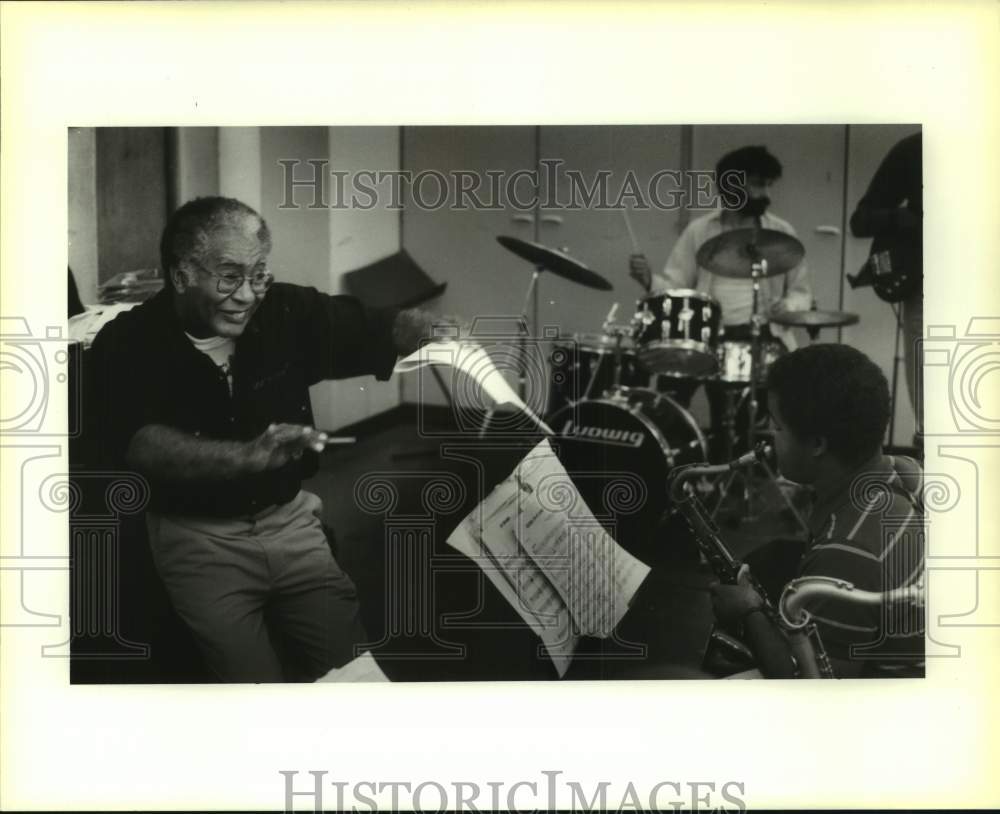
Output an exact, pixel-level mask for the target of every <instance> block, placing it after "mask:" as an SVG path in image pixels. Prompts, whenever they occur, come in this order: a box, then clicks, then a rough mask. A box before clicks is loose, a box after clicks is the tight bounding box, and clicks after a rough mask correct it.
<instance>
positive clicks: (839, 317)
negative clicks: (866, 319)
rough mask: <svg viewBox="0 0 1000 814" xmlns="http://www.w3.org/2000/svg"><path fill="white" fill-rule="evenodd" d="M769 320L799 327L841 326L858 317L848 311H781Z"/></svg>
mask: <svg viewBox="0 0 1000 814" xmlns="http://www.w3.org/2000/svg"><path fill="white" fill-rule="evenodd" d="M770 319H771V322H777V323H778V324H779V325H790V326H797V327H800V328H842V327H844V326H845V325H855V324H857V322H858V320H859V319H860V317H859V316H858V315H857V314H852V313H851V312H850V311H782V312H781V313H778V314H771V317H770Z"/></svg>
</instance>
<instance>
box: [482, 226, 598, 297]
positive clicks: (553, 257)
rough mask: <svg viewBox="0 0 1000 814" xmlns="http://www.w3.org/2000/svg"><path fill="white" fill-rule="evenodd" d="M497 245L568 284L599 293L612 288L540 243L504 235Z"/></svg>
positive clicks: (595, 275) (560, 253)
mask: <svg viewBox="0 0 1000 814" xmlns="http://www.w3.org/2000/svg"><path fill="white" fill-rule="evenodd" d="M497 243H499V244H500V245H501V246H503V247H504V248H505V249H507V250H508V251H511V252H513V253H514V254H516V255H517V256H518V257H521V258H523V259H525V260H527V261H528V262H529V263H531V264H533V265H535V266H540V267H541V268H543V269H545V270H546V271H551V272H552V273H553V274H555V275H556V276H558V277H562V278H563V279H566V280H569V281H570V282H573V283H579V284H580V285H585V286H587V287H588V288H596V289H598V290H599V291H611V289H612V288H614V286H613V285H611V283H609V282H608V281H607V280H605V279H604V278H603V277H602V276H601V275H600V274H598V273H597V272H596V271H591V270H590V269H589V268H587V267H586V266H585V265H583V263H581V262H580V261H579V260H576V259H574V258H572V257H570V256H569V255H568V254H566V253H565V252H561V251H558V250H557V249H550V248H549V247H548V246H543V245H542V244H541V243H530V242H528V241H527V240H521V239H520V238H516V237H507V236H506V235H501V236H500V237H498V238H497Z"/></svg>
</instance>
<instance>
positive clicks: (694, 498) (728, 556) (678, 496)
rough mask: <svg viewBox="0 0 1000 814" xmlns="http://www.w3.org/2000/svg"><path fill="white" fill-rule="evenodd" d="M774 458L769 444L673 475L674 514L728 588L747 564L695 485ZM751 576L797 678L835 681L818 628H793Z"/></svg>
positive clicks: (680, 469)
mask: <svg viewBox="0 0 1000 814" xmlns="http://www.w3.org/2000/svg"><path fill="white" fill-rule="evenodd" d="M770 455H771V447H770V446H769V445H768V444H767V443H765V442H761V443H759V444H757V446H756V447H754V449H753V451H752V452H749V453H747V454H746V455H743V456H741V457H740V458H737V459H736V460H734V461H731V462H729V463H726V464H719V465H703V464H689V465H687V466H679V467H677V468H676V469H674V470H673V471H672V472H671V473H670V477H669V494H670V498H671V500H672V501H673V505H674V510H675V511H676V512H677V513H679V514H680V515H681V516H682V517H683V518H684V520H685V521H686V522H687V526H688V528H689V529H690V530H691V533H692V535H694V540H695V543H696V544H697V546H698V549H699V551H701V553H702V554H703V555H704V557H705V559H706V560H707V561H708V564H709V566H710V567H711V569H712V571H713V573H714V574H715V575H716V576H717V577H718V578H719V581H720V582H723V583H725V584H728V585H734V584H735V583H736V581H737V576H738V574H739V571H740V568H741V567H742V565H743V563H742V562H740V561H739V560H738V559H736V557H734V556H733V555H732V552H730V551H729V549H728V548H727V547H726V544H725V542H724V541H723V540H722V536H721V534H720V531H719V527H718V526H717V525H716V523H715V521H714V520H712V518H711V516H710V515H709V514H708V512H707V511H706V510H705V506H704V504H703V503H702V502H701V500H700V499H699V498H698V495H697V493H696V492H695V489H694V487H693V486H692V484H691V481H692V480H693V479H695V478H699V477H703V476H714V475H723V474H726V473H727V472H730V471H732V470H734V469H742V468H744V467H747V466H752V465H754V464H755V463H757V462H758V461H763V460H767V458H768V457H769V456H770ZM748 576H749V581H750V585H751V586H752V587H753V589H754V590H755V591H756V592H757V593H758V594H759V595H760V597H761V599H763V600H764V614H765V615H766V616H767V617H768V618H769V619H771V620H772V621H773V622H775V623H776V624H777V625H778V627H779V628H780V629H781V630H782V632H783V633H784V634H785V637H786V639H787V640H788V643H789V647H790V649H791V651H792V657H793V661H794V662H795V669H796V676H797V677H798V678H833V677H834V674H833V667H832V665H831V664H830V659H829V658H828V657H827V654H826V649H825V648H824V647H823V642H822V641H821V639H820V636H819V631H818V630H817V629H816V625H815V624H814V623H812V622H811V621H808V620H807V621H806V622H805V623H804V624H798V623H796V624H790V623H789V620H788V619H786V617H785V616H784V615H783V614H781V613H779V612H777V611H776V610H775V608H774V606H773V605H772V604H771V602H770V600H769V599H768V597H767V594H766V592H765V591H764V589H763V588H762V587H761V585H760V583H759V582H757V580H756V579H754V577H753V575H752V574H748ZM714 635H715V634H714V633H713V636H714Z"/></svg>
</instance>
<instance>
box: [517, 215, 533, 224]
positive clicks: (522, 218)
mask: <svg viewBox="0 0 1000 814" xmlns="http://www.w3.org/2000/svg"><path fill="white" fill-rule="evenodd" d="M511 221H512V222H513V223H534V222H535V216H534V215H514V217H512V218H511Z"/></svg>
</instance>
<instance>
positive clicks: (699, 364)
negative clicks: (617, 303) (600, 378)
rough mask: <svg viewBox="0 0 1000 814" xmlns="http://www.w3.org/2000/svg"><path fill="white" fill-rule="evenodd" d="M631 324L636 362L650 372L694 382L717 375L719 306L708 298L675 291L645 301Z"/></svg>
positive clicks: (697, 292)
mask: <svg viewBox="0 0 1000 814" xmlns="http://www.w3.org/2000/svg"><path fill="white" fill-rule="evenodd" d="M634 324H635V339H636V343H637V344H638V345H639V349H638V356H639V361H640V362H641V363H642V364H643V365H644V366H645V367H646V368H647V369H648V370H650V371H651V372H653V373H660V374H663V375H667V376H678V377H693V378H704V377H709V376H714V375H715V374H716V373H717V372H718V359H717V358H716V354H715V346H716V344H717V343H718V341H719V328H720V326H721V325H722V306H720V305H719V303H718V302H716V301H715V300H714V299H713V298H712V297H710V296H708V295H707V294H702V293H701V292H700V291H694V290H692V289H689V288H677V289H673V290H671V291H667V292H666V293H665V294H659V295H656V296H652V297H646V298H645V299H642V300H639V302H638V303H637V311H636V315H635V320H634Z"/></svg>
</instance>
